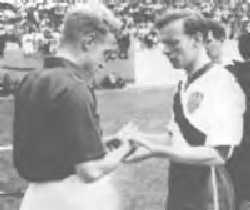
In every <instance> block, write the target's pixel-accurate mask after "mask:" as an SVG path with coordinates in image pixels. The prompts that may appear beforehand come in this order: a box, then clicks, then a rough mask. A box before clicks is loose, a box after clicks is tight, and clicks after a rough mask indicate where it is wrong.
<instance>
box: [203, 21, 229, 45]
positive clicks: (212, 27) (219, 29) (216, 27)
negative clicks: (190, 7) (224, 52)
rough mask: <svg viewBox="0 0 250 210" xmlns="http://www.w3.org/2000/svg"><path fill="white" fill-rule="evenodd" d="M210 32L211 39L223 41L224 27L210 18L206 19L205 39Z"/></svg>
mask: <svg viewBox="0 0 250 210" xmlns="http://www.w3.org/2000/svg"><path fill="white" fill-rule="evenodd" d="M210 31H211V32H212V34H213V37H214V38H215V39H217V40H220V41H224V40H225V38H226V32H225V29H224V27H223V26H222V25H221V24H220V23H219V22H217V21H214V20H212V19H210V18H207V34H206V37H205V38H206V39H207V38H208V33H209V32H210Z"/></svg>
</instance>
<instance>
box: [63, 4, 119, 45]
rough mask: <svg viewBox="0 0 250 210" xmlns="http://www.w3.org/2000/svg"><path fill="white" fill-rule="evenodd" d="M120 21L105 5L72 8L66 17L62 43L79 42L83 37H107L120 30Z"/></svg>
mask: <svg viewBox="0 0 250 210" xmlns="http://www.w3.org/2000/svg"><path fill="white" fill-rule="evenodd" d="M120 25H121V24H120V21H119V20H118V19H117V18H116V17H115V16H114V14H113V13H112V12H111V11H110V10H109V9H107V8H106V7H105V6H104V5H103V4H93V5H92V4H86V5H82V6H80V7H79V6H78V7H73V8H71V9H70V10H69V11H68V13H67V14H66V16H65V19H64V27H63V33H62V42H69V43H70V42H71V43H72V42H77V41H78V40H79V38H80V37H81V36H83V35H90V34H91V35H93V34H94V35H95V36H100V35H106V34H107V33H108V32H114V31H116V30H118V29H119V28H120Z"/></svg>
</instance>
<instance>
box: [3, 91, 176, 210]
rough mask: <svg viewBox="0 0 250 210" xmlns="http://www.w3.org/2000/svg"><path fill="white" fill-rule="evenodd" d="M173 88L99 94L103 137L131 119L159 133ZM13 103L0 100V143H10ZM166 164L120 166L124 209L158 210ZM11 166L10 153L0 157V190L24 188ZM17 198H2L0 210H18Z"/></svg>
mask: <svg viewBox="0 0 250 210" xmlns="http://www.w3.org/2000/svg"><path fill="white" fill-rule="evenodd" d="M172 92H173V91H172V89H171V88H158V89H144V90H142V89H128V90H118V91H112V90H108V91H99V92H97V95H98V100H99V112H100V113H101V125H102V128H103V130H104V134H111V133H113V132H116V131H117V130H118V129H119V128H120V127H121V126H122V125H123V124H125V123H126V122H128V121H131V120H133V121H134V122H136V123H137V124H138V125H139V127H140V129H142V130H145V131H154V132H157V131H159V132H161V131H164V129H165V126H166V124H167V122H168V119H169V116H170V107H171V103H172ZM13 110H14V108H13V100H12V99H11V98H9V99H0V122H1V126H0V144H5V143H10V142H12V117H13ZM167 170H168V162H167V161H165V160H164V161H163V160H159V159H152V160H148V161H145V162H143V163H140V164H134V165H123V166H122V167H120V168H119V169H118V170H117V171H116V172H115V174H114V182H115V185H116V186H117V189H118V191H119V193H120V195H121V199H122V207H123V209H124V210H160V209H163V206H164V202H165V199H166V196H167ZM25 186H26V183H25V182H24V181H23V180H21V179H20V178H18V176H17V174H16V172H15V170H14V169H13V166H12V160H11V153H10V152H3V153H2V154H0V191H1V190H2V191H8V192H12V191H18V190H20V189H25ZM19 201H20V199H16V198H15V199H13V198H7V197H5V198H1V199H0V209H1V210H17V209H18V204H19Z"/></svg>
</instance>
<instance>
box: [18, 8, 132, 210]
mask: <svg viewBox="0 0 250 210" xmlns="http://www.w3.org/2000/svg"><path fill="white" fill-rule="evenodd" d="M118 25H119V24H118V21H117V20H116V19H115V18H114V16H113V15H112V13H111V12H110V11H109V10H107V9H106V8H105V7H104V6H102V5H90V6H85V7H82V8H74V9H72V10H71V11H70V12H69V13H68V14H67V15H66V18H65V22H64V29H63V33H62V39H61V43H60V47H59V50H58V54H57V55H56V57H49V58H46V59H45V62H44V69H43V70H40V71H35V72H33V73H31V74H29V75H28V76H27V77H26V78H25V79H24V80H23V82H22V83H21V85H20V87H19V89H18V91H17V93H16V96H15V97H16V98H15V119H14V164H15V167H16V168H17V170H18V172H19V174H20V175H21V176H22V177H23V178H25V179H26V180H27V181H28V182H29V186H28V189H27V191H26V193H25V196H24V199H23V202H22V205H21V210H84V209H88V210H99V209H102V210H115V209H118V199H117V194H116V192H115V191H114V189H113V186H112V184H111V183H110V179H109V177H110V176H107V175H108V174H110V173H111V172H112V171H114V170H115V169H116V168H117V167H118V166H119V165H120V163H121V160H122V159H123V157H124V156H125V155H126V154H127V153H128V151H129V148H130V147H129V144H128V143H127V142H122V143H121V145H120V147H119V148H118V149H116V150H115V151H113V152H109V153H106V151H105V147H104V146H103V143H102V137H101V129H100V125H99V115H98V113H97V107H96V105H97V104H96V98H95V95H94V92H93V87H92V82H93V77H94V73H95V71H96V69H97V68H98V66H99V65H100V63H102V60H103V52H104V50H105V49H107V47H108V48H110V47H112V46H113V45H114V34H113V33H114V31H115V30H116V29H117V27H118Z"/></svg>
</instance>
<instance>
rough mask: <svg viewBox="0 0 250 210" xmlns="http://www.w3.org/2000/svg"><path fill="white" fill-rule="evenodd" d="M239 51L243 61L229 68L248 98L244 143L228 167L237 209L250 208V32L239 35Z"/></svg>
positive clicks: (244, 209) (236, 150)
mask: <svg viewBox="0 0 250 210" xmlns="http://www.w3.org/2000/svg"><path fill="white" fill-rule="evenodd" d="M238 48H239V52H240V54H241V56H242V57H243V59H244V61H243V62H237V61H235V62H234V64H233V65H228V66H227V68H228V69H229V71H230V72H232V73H233V74H234V75H235V77H236V78H237V80H238V82H239V84H240V85H241V87H242V89H243V91H244V93H245V96H246V99H247V103H246V104H247V109H246V112H245V114H244V133H243V140H242V143H241V144H240V145H239V146H238V147H236V148H235V149H234V155H233V157H232V158H231V159H230V160H229V162H228V164H227V165H226V166H227V169H228V171H229V173H230V175H231V177H232V179H233V184H234V186H235V198H236V199H235V200H236V210H248V209H249V203H250V181H249V177H250V164H249V160H250V34H249V33H248V34H243V35H241V36H240V37H239V44H238Z"/></svg>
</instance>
